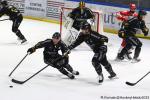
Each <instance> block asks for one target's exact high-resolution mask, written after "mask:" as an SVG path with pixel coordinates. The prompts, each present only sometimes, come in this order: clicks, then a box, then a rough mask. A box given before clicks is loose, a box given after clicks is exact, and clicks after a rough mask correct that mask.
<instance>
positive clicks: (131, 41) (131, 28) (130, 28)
mask: <svg viewBox="0 0 150 100" xmlns="http://www.w3.org/2000/svg"><path fill="white" fill-rule="evenodd" d="M146 14H147V13H146V11H144V10H140V11H139V12H138V16H137V17H134V18H132V19H130V20H128V21H126V22H125V23H124V29H123V30H122V32H120V33H119V36H120V37H122V38H124V39H125V41H126V46H125V48H123V50H122V51H121V54H120V55H121V56H120V57H123V55H124V54H125V53H127V51H128V50H129V49H130V48H131V47H132V46H135V47H136V48H135V53H134V57H133V62H138V61H140V59H139V58H138V57H139V54H140V52H141V47H142V42H141V41H140V40H139V39H138V37H137V36H136V32H137V31H138V29H141V30H142V32H143V33H144V36H147V35H148V32H149V29H148V28H147V27H146V25H145V21H144V17H145V15H146Z"/></svg>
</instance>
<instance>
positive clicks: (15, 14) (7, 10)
mask: <svg viewBox="0 0 150 100" xmlns="http://www.w3.org/2000/svg"><path fill="white" fill-rule="evenodd" d="M0 5H1V8H0V17H1V16H3V15H7V16H9V19H10V20H12V22H13V25H12V31H13V32H14V33H15V34H16V35H17V36H18V39H19V40H21V43H24V42H26V41H27V40H26V38H25V37H24V35H23V34H22V33H21V31H20V30H19V29H18V28H19V26H20V23H21V22H22V20H23V16H22V14H21V13H20V11H19V10H18V9H17V8H16V7H14V6H12V5H8V3H7V1H1V2H0Z"/></svg>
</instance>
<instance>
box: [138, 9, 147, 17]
mask: <svg viewBox="0 0 150 100" xmlns="http://www.w3.org/2000/svg"><path fill="white" fill-rule="evenodd" d="M138 15H139V16H145V15H147V12H146V11H144V10H139V12H138Z"/></svg>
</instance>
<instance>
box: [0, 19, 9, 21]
mask: <svg viewBox="0 0 150 100" xmlns="http://www.w3.org/2000/svg"><path fill="white" fill-rule="evenodd" d="M5 20H9V19H1V20H0V21H5Z"/></svg>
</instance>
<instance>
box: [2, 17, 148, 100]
mask: <svg viewBox="0 0 150 100" xmlns="http://www.w3.org/2000/svg"><path fill="white" fill-rule="evenodd" d="M11 25H12V22H10V21H1V22H0V27H1V28H0V100H103V99H102V98H101V96H108V97H111V96H115V97H116V96H124V97H125V96H150V75H149V76H147V77H145V78H144V79H143V80H142V81H141V82H140V83H138V84H137V85H135V86H134V87H131V86H127V85H126V84H125V82H126V81H129V82H136V81H137V80H138V79H139V78H141V77H142V76H143V75H144V74H146V73H147V72H148V71H150V60H149V59H150V54H149V52H150V41H149V40H143V39H141V41H142V42H143V47H142V50H141V54H140V58H141V59H142V61H141V62H139V63H131V62H130V61H123V62H116V61H114V59H115V57H116V54H117V51H118V49H119V46H120V42H121V40H120V39H119V38H118V37H117V36H116V35H112V34H108V33H106V35H107V36H108V37H109V46H108V53H107V56H108V60H109V61H110V63H111V64H112V67H113V69H114V71H115V72H116V73H117V76H118V77H119V79H115V80H109V79H108V78H107V77H108V75H109V74H108V73H107V72H106V70H105V69H104V67H103V73H104V77H105V79H104V82H103V83H102V84H98V82H97V81H98V79H97V74H96V72H95V70H94V68H93V66H92V64H91V59H92V57H93V52H92V51H90V50H81V51H80V50H78V49H77V50H73V51H72V52H71V54H70V64H71V65H72V67H73V68H74V69H75V70H78V71H79V72H80V75H79V76H76V79H75V80H70V79H68V78H67V77H66V76H64V75H62V74H60V73H59V72H58V71H57V70H56V69H54V68H52V67H48V68H47V69H45V70H44V71H42V72H41V73H39V74H38V75H37V76H35V77H34V78H33V79H31V80H29V81H28V82H26V83H25V84H23V85H18V84H15V83H12V82H11V81H10V78H9V77H8V75H9V73H10V72H11V71H12V69H13V68H14V67H15V66H16V65H17V64H18V62H19V61H20V60H21V59H22V58H23V56H24V55H25V54H26V51H27V49H28V48H29V47H32V46H33V45H35V44H36V43H37V42H39V41H41V40H45V39H47V38H51V35H52V34H53V33H54V32H55V31H59V25H57V24H50V23H45V22H40V21H34V20H28V19H24V20H23V22H22V24H21V26H20V30H21V31H22V33H23V34H24V35H25V37H26V38H27V40H28V44H26V45H19V44H17V37H16V36H15V34H14V33H12V31H11ZM42 51H43V49H39V50H37V51H36V52H35V53H34V54H32V55H29V56H28V57H27V58H26V59H25V61H24V62H23V63H22V64H21V65H20V66H19V67H18V69H17V70H16V71H15V73H13V75H12V77H13V78H15V79H18V80H25V79H26V78H28V77H29V76H31V75H32V74H34V73H35V72H36V71H38V70H39V69H41V68H42V67H44V66H45V64H44V63H43V55H42ZM10 85H13V88H9V86H10ZM149 99H150V98H149ZM109 100H110V99H109ZM112 100H118V99H112ZM119 100H124V99H119ZM127 100H129V99H127ZM134 100H138V99H134Z"/></svg>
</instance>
